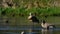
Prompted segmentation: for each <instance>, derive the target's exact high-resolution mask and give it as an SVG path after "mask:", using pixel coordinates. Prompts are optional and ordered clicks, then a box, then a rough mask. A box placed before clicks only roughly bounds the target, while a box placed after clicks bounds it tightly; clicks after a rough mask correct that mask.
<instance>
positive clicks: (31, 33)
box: [0, 26, 60, 34]
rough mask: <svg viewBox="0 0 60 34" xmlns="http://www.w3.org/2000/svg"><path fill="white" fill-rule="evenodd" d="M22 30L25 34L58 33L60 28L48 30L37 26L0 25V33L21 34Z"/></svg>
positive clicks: (59, 33)
mask: <svg viewBox="0 0 60 34" xmlns="http://www.w3.org/2000/svg"><path fill="white" fill-rule="evenodd" d="M22 31H24V32H25V33H26V34H60V28H59V27H57V28H54V29H52V28H50V29H49V30H46V29H42V28H41V27H40V26H39V27H32V26H28V27H27V26H22V27H20V26H19V27H17V26H16V27H11V26H0V34H21V32H22Z"/></svg>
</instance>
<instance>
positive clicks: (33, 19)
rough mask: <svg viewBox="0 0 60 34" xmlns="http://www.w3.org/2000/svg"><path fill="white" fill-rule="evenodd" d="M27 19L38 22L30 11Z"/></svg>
mask: <svg viewBox="0 0 60 34" xmlns="http://www.w3.org/2000/svg"><path fill="white" fill-rule="evenodd" d="M28 19H29V20H30V21H32V22H34V23H39V20H38V19H37V17H36V16H35V15H34V14H32V13H30V14H29V16H28Z"/></svg>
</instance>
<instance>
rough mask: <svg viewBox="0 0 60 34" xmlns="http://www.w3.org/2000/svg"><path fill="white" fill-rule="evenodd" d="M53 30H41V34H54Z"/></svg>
mask: <svg viewBox="0 0 60 34" xmlns="http://www.w3.org/2000/svg"><path fill="white" fill-rule="evenodd" d="M53 31H54V30H53V29H50V30H47V29H41V34H53Z"/></svg>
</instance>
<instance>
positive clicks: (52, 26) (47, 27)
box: [41, 20, 55, 29]
mask: <svg viewBox="0 0 60 34" xmlns="http://www.w3.org/2000/svg"><path fill="white" fill-rule="evenodd" d="M41 26H42V28H45V29H49V28H55V25H52V24H49V23H46V22H45V20H43V22H42V23H41Z"/></svg>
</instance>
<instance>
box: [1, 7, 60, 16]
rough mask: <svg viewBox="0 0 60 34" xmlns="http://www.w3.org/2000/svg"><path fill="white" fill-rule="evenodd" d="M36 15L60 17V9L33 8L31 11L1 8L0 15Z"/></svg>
mask: <svg viewBox="0 0 60 34" xmlns="http://www.w3.org/2000/svg"><path fill="white" fill-rule="evenodd" d="M30 12H31V13H36V15H38V16H60V7H50V8H48V7H46V8H35V7H32V8H30V9H28V10H27V9H26V8H16V9H13V8H1V7H0V15H2V16H8V17H10V16H11V17H13V16H28V15H29V13H30Z"/></svg>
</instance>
